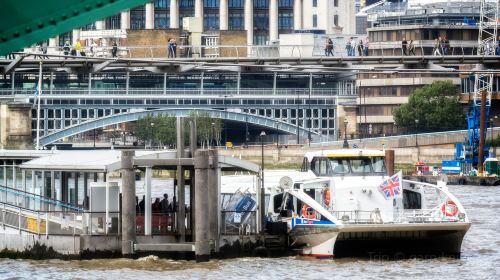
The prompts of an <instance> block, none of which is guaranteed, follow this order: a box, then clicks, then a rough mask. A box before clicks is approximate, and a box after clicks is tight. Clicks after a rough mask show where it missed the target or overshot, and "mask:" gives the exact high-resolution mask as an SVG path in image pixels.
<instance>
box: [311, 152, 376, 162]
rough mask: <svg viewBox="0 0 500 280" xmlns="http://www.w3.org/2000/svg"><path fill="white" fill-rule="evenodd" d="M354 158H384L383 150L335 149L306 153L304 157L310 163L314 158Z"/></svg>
mask: <svg viewBox="0 0 500 280" xmlns="http://www.w3.org/2000/svg"><path fill="white" fill-rule="evenodd" d="M318 156H322V157H355V156H366V157H380V156H382V157H383V156H385V151H384V150H375V149H336V150H322V151H315V152H307V153H305V154H304V157H306V158H307V160H308V161H311V160H312V159H313V158H314V157H318Z"/></svg>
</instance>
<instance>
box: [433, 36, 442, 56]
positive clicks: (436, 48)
mask: <svg viewBox="0 0 500 280" xmlns="http://www.w3.org/2000/svg"><path fill="white" fill-rule="evenodd" d="M440 48H441V43H440V42H439V39H438V38H436V39H435V40H434V49H433V50H432V54H433V55H441V52H440V51H439V49H440Z"/></svg>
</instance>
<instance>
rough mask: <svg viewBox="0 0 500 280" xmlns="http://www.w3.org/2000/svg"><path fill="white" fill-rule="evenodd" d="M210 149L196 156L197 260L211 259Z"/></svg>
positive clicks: (197, 152) (195, 211) (200, 151)
mask: <svg viewBox="0 0 500 280" xmlns="http://www.w3.org/2000/svg"><path fill="white" fill-rule="evenodd" d="M209 155H210V152H209V151H208V150H198V151H196V153H195V158H194V169H195V170H194V177H195V180H196V186H195V189H196V191H195V205H194V209H193V210H194V213H195V218H196V224H195V256H196V261H197V262H205V261H209V260H210V244H209V239H210V232H209V229H210V227H209V217H210V215H209V211H208V209H210V208H209V205H208V201H209V199H208V183H209V181H208V165H209Z"/></svg>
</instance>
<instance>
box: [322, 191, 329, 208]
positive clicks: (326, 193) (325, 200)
mask: <svg viewBox="0 0 500 280" xmlns="http://www.w3.org/2000/svg"><path fill="white" fill-rule="evenodd" d="M323 202H324V203H325V205H326V207H330V188H329V187H325V188H324V189H323Z"/></svg>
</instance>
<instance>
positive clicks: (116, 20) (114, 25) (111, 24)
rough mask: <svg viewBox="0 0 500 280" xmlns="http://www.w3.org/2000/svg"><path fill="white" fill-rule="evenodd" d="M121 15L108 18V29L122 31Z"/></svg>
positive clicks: (106, 26)
mask: <svg viewBox="0 0 500 280" xmlns="http://www.w3.org/2000/svg"><path fill="white" fill-rule="evenodd" d="M120 23H121V15H120V14H117V15H114V16H110V17H107V18H106V20H105V28H106V29H120V27H121V26H120Z"/></svg>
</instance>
